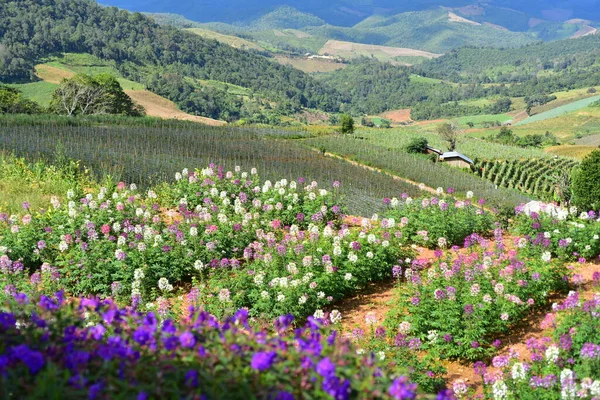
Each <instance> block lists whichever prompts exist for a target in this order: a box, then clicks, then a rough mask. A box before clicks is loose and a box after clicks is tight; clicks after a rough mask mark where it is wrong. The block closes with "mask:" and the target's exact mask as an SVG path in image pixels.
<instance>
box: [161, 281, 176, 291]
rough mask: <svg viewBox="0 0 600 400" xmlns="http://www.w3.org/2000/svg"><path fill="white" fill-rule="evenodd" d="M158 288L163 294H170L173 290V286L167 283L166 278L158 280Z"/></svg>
mask: <svg viewBox="0 0 600 400" xmlns="http://www.w3.org/2000/svg"><path fill="white" fill-rule="evenodd" d="M158 288H159V289H160V290H162V291H163V292H170V291H172V290H173V285H171V284H170V283H169V280H168V279H167V278H160V279H159V280H158Z"/></svg>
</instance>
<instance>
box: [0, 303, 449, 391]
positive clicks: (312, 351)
mask: <svg viewBox="0 0 600 400" xmlns="http://www.w3.org/2000/svg"><path fill="white" fill-rule="evenodd" d="M331 319H332V318H331V316H330V315H326V316H321V318H312V317H311V318H310V319H309V321H308V323H307V324H306V325H305V326H301V327H298V328H295V329H294V327H293V325H292V322H293V317H292V316H291V315H286V316H281V317H279V318H278V319H276V320H275V321H274V324H273V326H271V327H269V328H267V327H257V326H253V325H251V323H250V320H249V317H248V312H247V310H238V311H237V312H236V313H235V314H233V315H232V316H229V317H227V318H224V319H222V320H219V319H217V318H216V317H215V316H213V315H211V314H209V313H207V312H205V311H201V310H195V309H194V307H191V309H190V313H189V314H188V316H187V318H186V319H182V320H180V321H174V320H171V319H162V320H161V319H160V318H159V317H158V316H157V315H155V314H154V313H152V312H149V313H141V312H139V311H137V310H136V309H135V308H132V307H126V308H119V307H118V306H117V305H116V304H115V303H114V302H113V301H112V300H98V299H95V298H66V297H65V295H64V293H62V292H58V293H56V294H55V295H51V296H45V295H41V296H40V295H39V294H38V295H36V296H32V297H29V296H27V295H26V294H25V293H20V292H14V293H13V294H12V296H10V297H9V298H7V299H5V302H3V303H2V304H1V305H0V387H1V388H2V389H1V390H0V392H1V394H2V397H4V398H47V399H51V398H52V399H53V398H62V397H63V396H64V395H65V394H68V398H70V399H108V398H111V399H131V398H137V399H140V400H141V399H151V398H208V399H277V400H290V399H300V398H335V399H350V398H383V399H414V398H416V396H417V393H418V387H417V384H415V383H412V382H411V381H410V379H409V378H408V376H407V375H404V374H403V373H410V371H409V370H408V369H407V367H406V366H405V365H403V364H396V365H395V366H394V365H393V359H391V360H390V359H388V360H386V359H385V353H383V354H374V353H373V352H360V351H357V350H358V349H357V347H356V346H355V345H354V344H353V343H352V342H351V341H350V340H349V339H348V338H344V337H343V336H342V335H340V334H339V332H338V331H337V329H336V328H337V326H335V325H334V324H333V323H331ZM441 396H442V397H440V398H449V397H448V396H446V395H445V394H443V393H442V394H441Z"/></svg>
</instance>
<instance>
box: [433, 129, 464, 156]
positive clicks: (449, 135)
mask: <svg viewBox="0 0 600 400" xmlns="http://www.w3.org/2000/svg"><path fill="white" fill-rule="evenodd" d="M437 133H438V135H439V136H440V137H441V138H442V139H443V140H444V141H446V142H448V151H454V150H455V149H456V144H457V143H458V136H459V134H460V128H459V127H458V125H457V124H455V123H445V124H441V125H439V126H438V128H437Z"/></svg>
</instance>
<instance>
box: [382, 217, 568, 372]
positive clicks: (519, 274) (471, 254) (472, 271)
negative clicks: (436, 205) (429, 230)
mask: <svg viewBox="0 0 600 400" xmlns="http://www.w3.org/2000/svg"><path fill="white" fill-rule="evenodd" d="M469 242H470V243H471V245H472V247H466V250H465V251H464V252H460V253H456V252H448V253H444V252H443V251H441V250H437V251H436V259H435V260H434V261H433V263H432V265H431V266H429V267H428V268H427V269H424V267H425V265H423V263H422V262H419V261H418V260H417V261H413V262H412V263H410V264H405V265H404V268H398V270H397V271H396V276H397V277H398V279H399V283H398V288H397V289H398V293H399V295H398V300H397V302H396V303H395V305H394V307H393V308H392V310H391V311H390V312H389V315H388V317H387V319H386V323H387V325H388V326H389V327H390V328H395V329H398V330H399V332H400V334H401V335H402V339H403V340H406V341H407V342H408V343H409V344H410V343H411V342H414V341H418V342H419V346H420V348H422V349H425V350H427V351H428V352H429V353H430V354H434V355H436V356H439V357H440V358H451V359H462V360H470V361H476V360H481V359H485V358H486V357H489V356H491V355H492V354H494V352H495V351H496V349H497V347H498V346H499V344H500V343H499V342H498V341H497V337H498V335H500V334H505V333H507V332H508V331H509V329H510V328H511V327H513V326H515V324H517V323H518V322H519V321H520V320H521V319H522V318H523V317H525V316H526V315H527V314H529V313H531V312H532V310H534V309H538V308H543V307H545V306H547V305H548V304H549V301H550V296H551V295H552V294H555V293H557V292H561V291H565V290H566V289H567V288H568V277H569V275H570V269H569V268H568V267H567V266H566V265H564V264H562V263H557V262H550V261H544V260H542V259H539V258H538V259H530V258H527V257H524V256H523V255H521V254H519V253H518V252H517V251H516V250H508V249H506V248H505V240H504V238H503V237H502V231H501V230H500V229H497V230H496V234H495V239H494V240H493V241H492V240H486V239H483V238H481V237H480V236H479V235H476V234H475V235H473V236H472V237H471V238H470V239H469ZM468 244H469V243H467V245H468Z"/></svg>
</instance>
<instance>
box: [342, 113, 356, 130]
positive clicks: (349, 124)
mask: <svg viewBox="0 0 600 400" xmlns="http://www.w3.org/2000/svg"><path fill="white" fill-rule="evenodd" d="M340 123H341V125H342V127H341V128H340V132H341V133H354V118H352V116H351V115H348V114H343V115H342V116H341V117H340Z"/></svg>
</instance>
